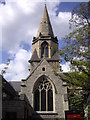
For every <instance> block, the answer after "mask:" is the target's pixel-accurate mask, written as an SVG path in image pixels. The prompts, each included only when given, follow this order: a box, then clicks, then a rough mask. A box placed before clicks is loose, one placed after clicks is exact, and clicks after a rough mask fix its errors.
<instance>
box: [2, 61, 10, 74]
mask: <svg viewBox="0 0 90 120" xmlns="http://www.w3.org/2000/svg"><path fill="white" fill-rule="evenodd" d="M9 64H10V59H7V62H6V66H5V67H4V69H3V70H2V71H1V75H2V76H3V75H4V74H5V73H6V70H7V69H8V66H9Z"/></svg>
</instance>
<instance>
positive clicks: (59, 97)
mask: <svg viewBox="0 0 90 120" xmlns="http://www.w3.org/2000/svg"><path fill="white" fill-rule="evenodd" d="M29 63H30V75H29V76H28V77H27V78H26V79H23V80H22V81H21V82H7V81H6V80H5V79H4V78H3V76H1V75H0V107H2V108H0V116H1V118H2V119H3V120H65V111H67V110H69V106H68V97H67V96H68V95H67V93H68V92H67V84H66V83H65V82H64V81H63V80H62V79H60V77H59V76H58V75H56V74H63V73H61V72H60V58H59V56H58V39H57V37H55V36H54V33H53V29H52V26H51V22H50V19H49V15H48V11H47V8H46V5H45V7H44V11H43V14H42V18H41V22H40V26H39V29H38V32H37V36H36V37H33V41H32V57H31V59H30V60H29Z"/></svg>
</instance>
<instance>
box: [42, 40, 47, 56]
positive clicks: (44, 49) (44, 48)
mask: <svg viewBox="0 0 90 120" xmlns="http://www.w3.org/2000/svg"><path fill="white" fill-rule="evenodd" d="M44 56H45V57H48V43H47V42H43V43H42V45H41V58H42V57H44Z"/></svg>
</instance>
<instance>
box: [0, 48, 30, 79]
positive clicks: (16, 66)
mask: <svg viewBox="0 0 90 120" xmlns="http://www.w3.org/2000/svg"><path fill="white" fill-rule="evenodd" d="M30 57H31V52H30V51H29V52H28V51H26V50H24V49H20V50H19V51H18V52H17V54H16V55H15V58H14V60H11V61H10V64H9V66H8V69H7V70H6V74H5V75H4V77H5V78H6V80H15V81H16V80H17V81H19V80H21V79H25V78H26V77H27V76H28V75H29V70H28V69H29V67H30V65H29V64H28V60H29V59H30ZM5 66H6V65H5V64H1V65H0V70H2V69H3V68H4V67H5Z"/></svg>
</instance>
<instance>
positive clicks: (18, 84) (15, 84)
mask: <svg viewBox="0 0 90 120" xmlns="http://www.w3.org/2000/svg"><path fill="white" fill-rule="evenodd" d="M9 83H10V85H11V86H12V87H13V88H14V89H15V91H17V92H20V91H21V81H10V82H9Z"/></svg>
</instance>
